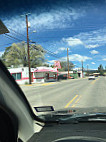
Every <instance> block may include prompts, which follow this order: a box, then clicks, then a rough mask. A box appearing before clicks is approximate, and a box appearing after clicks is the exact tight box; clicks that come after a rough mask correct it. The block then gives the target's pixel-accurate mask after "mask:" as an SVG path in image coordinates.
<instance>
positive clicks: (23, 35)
mask: <svg viewBox="0 0 106 142" xmlns="http://www.w3.org/2000/svg"><path fill="white" fill-rule="evenodd" d="M9 29H10V30H12V31H13V32H14V33H16V34H18V35H21V36H24V37H25V38H26V36H25V35H24V34H21V33H19V32H17V31H15V30H13V29H11V28H9Z"/></svg>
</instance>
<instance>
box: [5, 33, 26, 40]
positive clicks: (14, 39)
mask: <svg viewBox="0 0 106 142" xmlns="http://www.w3.org/2000/svg"><path fill="white" fill-rule="evenodd" d="M4 35H5V36H7V37H9V38H12V39H14V40H17V41H23V40H21V39H19V38H16V37H14V36H11V35H8V34H4Z"/></svg>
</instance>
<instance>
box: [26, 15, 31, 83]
mask: <svg viewBox="0 0 106 142" xmlns="http://www.w3.org/2000/svg"><path fill="white" fill-rule="evenodd" d="M26 28H27V52H28V68H29V84H31V68H30V51H29V35H28V14H26Z"/></svg>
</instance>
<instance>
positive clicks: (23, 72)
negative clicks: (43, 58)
mask: <svg viewBox="0 0 106 142" xmlns="http://www.w3.org/2000/svg"><path fill="white" fill-rule="evenodd" d="M8 70H9V72H10V73H11V75H12V76H13V77H14V79H15V80H16V81H17V83H19V84H25V83H26V82H27V83H28V82H29V69H28V67H20V68H11V69H8ZM57 75H58V71H57V69H54V68H51V67H37V68H31V82H32V83H37V82H46V81H56V80H57Z"/></svg>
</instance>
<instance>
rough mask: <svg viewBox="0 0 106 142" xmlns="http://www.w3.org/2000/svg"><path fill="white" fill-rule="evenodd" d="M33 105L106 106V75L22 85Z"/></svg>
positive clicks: (55, 107) (65, 106)
mask: <svg viewBox="0 0 106 142" xmlns="http://www.w3.org/2000/svg"><path fill="white" fill-rule="evenodd" d="M21 87H22V90H23V91H24V93H25V95H26V97H27V99H28V100H29V102H30V104H31V106H32V107H34V106H47V105H50V106H51V105H52V106H54V109H55V110H56V109H61V108H69V107H97V106H98V107H104V106H105V107H106V77H98V78H96V80H88V79H87V78H86V79H75V80H66V81H62V82H56V83H55V82H54V83H50V84H49V83H48V84H44V85H40V86H39V85H38V86H36V85H32V86H21Z"/></svg>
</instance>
